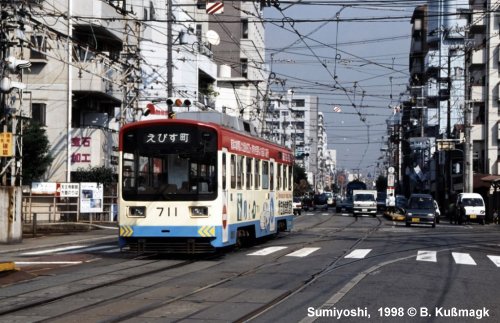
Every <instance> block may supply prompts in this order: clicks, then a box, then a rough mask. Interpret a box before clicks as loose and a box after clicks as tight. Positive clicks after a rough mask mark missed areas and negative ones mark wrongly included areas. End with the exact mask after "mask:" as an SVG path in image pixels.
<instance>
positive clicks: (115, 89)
mask: <svg viewBox="0 0 500 323" xmlns="http://www.w3.org/2000/svg"><path fill="white" fill-rule="evenodd" d="M80 66H82V67H83V68H76V67H73V91H85V92H98V93H104V94H107V95H108V96H110V97H113V98H114V99H116V100H118V101H121V100H122V99H123V94H122V91H121V89H120V87H119V78H120V75H121V71H119V70H117V69H116V68H115V66H112V65H110V64H106V63H102V62H100V61H97V60H91V61H89V62H87V63H81V64H80Z"/></svg>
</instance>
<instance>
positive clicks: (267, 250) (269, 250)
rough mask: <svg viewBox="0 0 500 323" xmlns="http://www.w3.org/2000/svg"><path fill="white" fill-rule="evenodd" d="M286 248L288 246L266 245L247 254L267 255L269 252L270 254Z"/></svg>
mask: <svg viewBox="0 0 500 323" xmlns="http://www.w3.org/2000/svg"><path fill="white" fill-rule="evenodd" d="M286 248H288V247H268V248H264V249H262V250H257V251H255V252H252V253H249V254H248V255H247V256H267V255H269V254H272V253H273V252H276V251H280V250H283V249H286Z"/></svg>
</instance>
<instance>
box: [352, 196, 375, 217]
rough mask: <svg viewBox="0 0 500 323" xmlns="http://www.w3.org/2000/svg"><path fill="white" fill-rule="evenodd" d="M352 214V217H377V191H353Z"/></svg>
mask: <svg viewBox="0 0 500 323" xmlns="http://www.w3.org/2000/svg"><path fill="white" fill-rule="evenodd" d="M352 203H353V207H352V212H353V214H354V216H358V215H362V214H368V215H371V216H373V217H376V216H377V191H376V190H353V192H352Z"/></svg>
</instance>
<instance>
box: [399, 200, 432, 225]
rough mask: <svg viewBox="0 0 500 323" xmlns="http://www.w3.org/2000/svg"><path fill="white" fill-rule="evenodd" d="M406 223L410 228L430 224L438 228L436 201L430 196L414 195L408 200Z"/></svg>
mask: <svg viewBox="0 0 500 323" xmlns="http://www.w3.org/2000/svg"><path fill="white" fill-rule="evenodd" d="M405 223H406V226H407V227H409V226H410V225H412V224H430V225H431V226H432V227H433V228H435V227H436V209H435V208H434V199H433V198H432V195H429V194H412V195H411V196H410V198H409V199H408V206H407V208H406V212H405Z"/></svg>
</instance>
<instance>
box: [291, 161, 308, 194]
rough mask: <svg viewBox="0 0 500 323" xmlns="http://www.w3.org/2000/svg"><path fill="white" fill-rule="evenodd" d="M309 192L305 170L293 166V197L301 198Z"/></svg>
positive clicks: (295, 165)
mask: <svg viewBox="0 0 500 323" xmlns="http://www.w3.org/2000/svg"><path fill="white" fill-rule="evenodd" d="M309 190H310V186H309V183H308V182H307V174H306V170H305V169H304V168H303V167H301V166H299V165H297V164H294V165H293V195H295V196H301V195H304V194H305V193H306V192H308V191H309Z"/></svg>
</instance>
